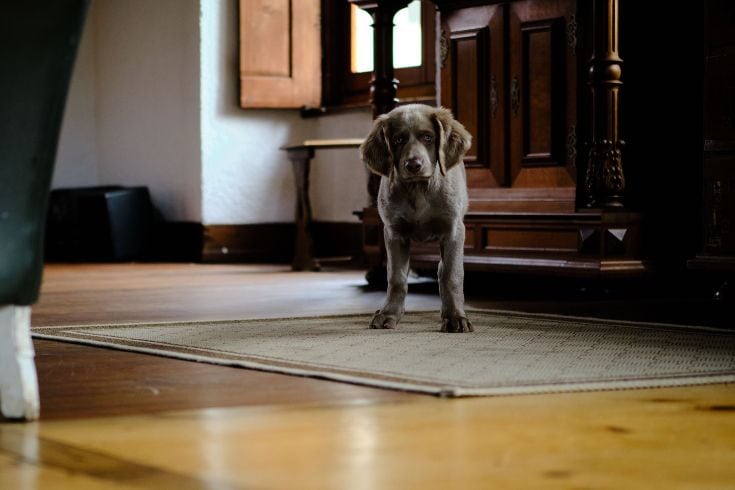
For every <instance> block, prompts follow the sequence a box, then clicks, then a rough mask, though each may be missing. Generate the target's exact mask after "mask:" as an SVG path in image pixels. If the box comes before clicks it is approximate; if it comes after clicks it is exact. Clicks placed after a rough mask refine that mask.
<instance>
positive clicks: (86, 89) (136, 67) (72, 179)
mask: <svg viewBox="0 0 735 490" xmlns="http://www.w3.org/2000/svg"><path fill="white" fill-rule="evenodd" d="M93 3H94V4H95V6H94V7H93V9H92V11H91V12H90V16H89V18H88V21H87V24H86V26H85V32H84V36H83V41H82V46H81V49H80V53H79V58H78V60H77V64H76V67H75V72H74V76H73V80H72V86H71V90H70V95H69V100H68V105H67V112H66V115H65V120H64V124H63V129H62V135H61V141H60V147H59V160H58V163H57V172H56V175H55V177H54V186H55V187H59V186H77V185H78V186H82V185H106V184H122V185H147V186H148V187H149V188H150V190H151V194H152V196H153V199H154V203H155V204H156V206H157V207H158V208H159V209H160V210H161V211H162V213H163V215H164V217H165V218H166V219H169V220H186V221H201V222H202V223H204V224H252V223H273V222H291V221H293V217H294V207H295V191H294V183H293V176H292V173H291V168H290V164H289V163H288V161H287V159H286V155H285V153H284V152H283V151H281V150H279V147H280V146H283V145H285V144H289V143H299V142H301V141H303V140H304V139H307V138H335V137H361V136H364V135H365V134H367V132H368V129H369V127H370V119H371V118H370V112H369V111H368V110H367V109H365V110H358V111H353V112H350V113H345V114H340V115H331V116H324V117H319V118H314V119H301V117H300V116H299V113H298V111H297V110H243V109H241V108H239V106H238V91H239V82H238V35H237V33H238V27H237V1H236V0H155V1H151V0H96V1H95V2H93ZM311 182H312V187H311V190H312V192H311V198H312V208H313V215H314V218H315V219H318V220H322V221H355V220H356V218H355V217H354V216H352V211H354V210H357V209H361V208H362V207H363V206H364V204H365V203H366V201H367V192H366V190H365V182H366V177H365V172H364V169H363V167H362V165H361V164H360V163H359V161H358V157H357V151H356V150H326V151H319V152H317V157H316V158H315V159H314V162H313V165H312V179H311Z"/></svg>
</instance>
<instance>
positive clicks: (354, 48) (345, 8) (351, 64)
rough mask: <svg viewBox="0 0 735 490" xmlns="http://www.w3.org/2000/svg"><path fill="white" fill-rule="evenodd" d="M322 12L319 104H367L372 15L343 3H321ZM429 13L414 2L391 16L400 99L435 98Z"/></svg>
mask: <svg viewBox="0 0 735 490" xmlns="http://www.w3.org/2000/svg"><path fill="white" fill-rule="evenodd" d="M358 3H359V2H358ZM322 9H323V15H322V22H323V24H322V42H323V49H324V66H323V74H324V76H323V89H322V93H323V105H325V106H350V105H354V106H358V105H366V104H368V103H369V97H370V96H369V93H370V79H371V78H372V70H373V28H372V17H371V16H370V14H368V13H367V12H365V11H364V10H362V9H360V8H359V7H358V6H357V5H356V4H355V3H349V2H347V1H346V0H337V1H334V0H324V1H323V3H322ZM434 12H435V7H434V5H433V4H432V3H431V2H430V1H428V0H414V1H413V2H411V3H410V4H409V6H408V7H406V8H404V9H402V10H401V11H399V12H398V13H396V15H395V17H394V24H395V27H394V30H393V63H394V67H395V68H396V70H395V77H396V78H397V79H398V80H399V82H400V84H399V86H398V98H399V99H401V100H402V101H430V102H434V100H435V92H436V91H435V88H434V75H435V73H434V72H435V62H434V42H435V39H436V34H435V13H434Z"/></svg>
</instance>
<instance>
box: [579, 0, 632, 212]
mask: <svg viewBox="0 0 735 490" xmlns="http://www.w3.org/2000/svg"><path fill="white" fill-rule="evenodd" d="M618 4H619V0H593V21H594V26H593V47H592V50H593V51H592V58H591V59H590V67H589V85H590V89H591V92H592V141H591V142H590V148H589V153H588V160H587V175H586V176H585V183H584V191H585V201H586V202H585V204H586V205H587V207H593V208H622V207H624V195H623V194H624V191H625V177H624V175H623V163H622V151H621V150H622V147H623V144H624V143H623V141H621V140H620V138H619V133H618V129H619V128H618V95H619V92H620V88H621V86H622V84H623V82H622V81H621V74H622V63H623V60H622V59H620V56H618Z"/></svg>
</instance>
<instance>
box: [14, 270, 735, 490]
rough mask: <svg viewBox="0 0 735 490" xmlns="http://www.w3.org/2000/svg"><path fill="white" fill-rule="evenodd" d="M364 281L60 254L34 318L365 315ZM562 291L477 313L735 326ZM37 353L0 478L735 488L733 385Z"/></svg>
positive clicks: (94, 482) (482, 293) (433, 300)
mask: <svg viewBox="0 0 735 490" xmlns="http://www.w3.org/2000/svg"><path fill="white" fill-rule="evenodd" d="M362 274H363V272H362V271H350V270H327V271H325V272H321V273H293V272H290V271H289V268H288V266H269V265H194V264H113V265H105V264H98V265H52V266H47V268H46V271H45V281H44V285H43V289H42V293H41V300H40V302H39V304H38V305H36V306H35V307H34V314H33V318H32V323H33V324H34V325H60V324H71V323H79V324H90V323H111V322H131V321H171V320H203V319H226V318H252V317H265V316H282V315H297V314H314V315H316V314H327V313H339V312H350V311H366V312H368V313H369V312H371V311H374V308H376V307H377V306H376V305H378V304H379V303H380V301H381V300H382V297H383V294H384V293H383V292H381V291H368V290H366V289H364V287H363V286H364V279H363V278H362ZM554 284H556V286H555V287H553V288H552V287H549V285H548V284H547V283H544V282H543V281H539V280H538V279H534V280H530V279H526V280H522V281H518V282H517V283H515V284H514V283H513V282H512V281H508V280H503V279H502V278H496V277H494V276H486V275H484V276H481V277H480V278H475V280H473V279H472V278H469V279H468V284H467V289H468V304H470V305H471V306H475V307H491V308H492V307H495V308H500V309H520V310H524V311H532V312H533V311H535V312H556V313H563V314H577V315H593V316H602V317H611V318H622V319H644V320H650V321H657V320H658V321H680V322H696V323H701V324H711V325H721V326H724V327H728V326H729V327H730V328H732V325H731V321H729V319H731V318H732V313H733V312H732V310H724V309H721V310H718V309H717V307H716V305H714V304H713V303H710V302H705V301H701V300H696V298H670V299H661V298H651V297H648V296H645V295H643V294H641V293H640V291H646V290H647V289H646V287H645V286H644V285H641V286H639V287H638V289H635V288H631V287H630V286H629V287H628V288H627V289H626V291H627V292H628V296H627V298H628V299H625V297H623V298H620V297H604V296H603V297H585V296H584V295H580V294H579V293H576V294H570V295H565V294H563V293H562V289H563V288H561V287H560V284H559V282H558V280H557V282H555V283H554ZM649 289H650V288H649ZM438 305H439V302H438V296H437V292H436V284H435V283H433V282H425V281H416V280H414V281H412V283H411V285H410V288H409V295H408V308H409V309H419V308H438ZM721 306H722V305H721ZM366 318H367V316H366ZM35 344H36V350H37V364H38V371H39V382H40V388H41V401H42V412H41V421H40V422H38V423H33V424H15V423H2V422H0V488H13V489H15V488H18V489H26V488H28V489H33V488H75V489H76V488H79V489H86V488H141V487H143V488H171V487H176V488H300V489H303V488H366V489H373V488H374V489H383V488H429V489H431V488H441V489H445V488H488V487H493V488H631V489H636V488H645V489H648V488H651V485H652V484H653V483H652V482H655V485H656V486H658V487H659V488H667V489H668V488H672V489H676V488H697V489H698V488H728V487H729V486H730V485H731V483H732V481H735V473H734V471H735V470H733V468H735V448H734V447H733V445H732V440H733V439H735V390H733V389H732V388H733V387H732V385H729V386H728V385H713V386H700V387H691V388H686V387H685V388H671V389H652V390H632V391H618V392H593V393H573V394H559V395H533V396H513V397H496V398H476V399H460V400H444V399H439V398H434V397H429V396H423V395H412V394H406V393H400V392H394V391H386V390H378V389H371V388H363V387H359V386H353V385H348V384H343V383H335V382H329V381H321V380H316V379H307V378H301V377H296V376H285V375H277V374H271V373H262V372H257V371H249V370H244V369H236V368H229V367H224V366H213V365H207V364H201V363H194V362H187V361H180V360H174V359H167V358H159V357H155V356H148V355H143V354H135V353H128V352H120V351H115V350H108V349H101V348H93V347H87V346H80V345H74V344H66V343H60V342H51V341H37V342H36V343H35ZM111 415H116V416H115V417H110V416H111ZM325 461H326V462H329V463H328V465H326V466H325Z"/></svg>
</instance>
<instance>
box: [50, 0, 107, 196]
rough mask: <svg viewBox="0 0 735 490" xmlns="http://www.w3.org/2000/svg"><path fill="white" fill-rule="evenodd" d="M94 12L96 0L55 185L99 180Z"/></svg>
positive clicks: (58, 154)
mask: <svg viewBox="0 0 735 490" xmlns="http://www.w3.org/2000/svg"><path fill="white" fill-rule="evenodd" d="M95 11H96V2H94V3H93V4H92V7H91V8H90V11H89V15H88V20H87V23H86V25H85V28H84V32H83V33H82V39H81V43H80V45H79V51H78V52H77V59H76V62H75V64H74V72H73V73H72V79H71V83H70V85H69V95H68V97H67V99H66V108H65V112H64V120H63V122H62V125H61V133H60V135H59V146H58V149H57V151H56V166H55V168H54V176H53V180H52V184H51V185H52V186H53V187H54V188H58V187H87V186H94V185H97V184H98V183H99V180H98V176H97V129H96V123H97V121H96V114H95V102H96V95H95V90H96V85H97V83H96V82H97V81H96V74H95V70H96V65H95V51H96V45H97V43H96V42H95V41H96V40H95V28H94V18H95Z"/></svg>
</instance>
